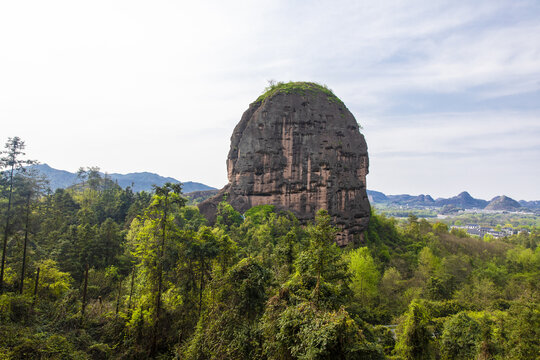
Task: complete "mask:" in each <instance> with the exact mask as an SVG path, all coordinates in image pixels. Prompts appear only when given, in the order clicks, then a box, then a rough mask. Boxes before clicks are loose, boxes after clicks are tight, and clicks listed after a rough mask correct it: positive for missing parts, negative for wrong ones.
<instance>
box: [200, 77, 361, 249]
mask: <svg viewBox="0 0 540 360" xmlns="http://www.w3.org/2000/svg"><path fill="white" fill-rule="evenodd" d="M227 171H228V178H229V184H228V185H226V186H225V187H224V188H223V189H222V190H221V191H220V192H219V193H218V195H217V196H215V197H214V198H212V199H209V200H207V201H206V202H204V203H202V204H201V205H200V210H201V212H202V213H203V214H204V215H205V216H207V217H208V218H209V219H210V220H211V221H212V220H213V219H215V214H216V209H217V204H218V203H219V201H221V200H222V199H223V198H224V195H226V196H225V197H226V199H227V201H228V202H229V203H230V204H231V205H232V206H233V207H234V208H235V209H236V210H238V211H240V212H244V211H246V210H248V209H249V208H251V207H253V206H256V205H263V204H270V205H275V206H276V207H277V208H278V209H283V210H290V211H292V212H293V213H294V214H295V215H296V216H297V217H298V218H299V219H300V220H302V221H308V220H313V219H314V216H315V213H316V212H317V210H319V209H326V210H328V212H329V214H330V215H331V216H332V217H333V219H334V223H335V224H336V225H337V226H338V227H339V228H340V229H341V232H340V235H339V238H338V243H340V245H344V244H347V243H349V242H351V241H353V240H354V239H355V237H358V235H359V234H361V233H362V231H363V230H365V229H366V228H367V224H368V221H369V215H370V205H369V200H368V198H367V195H366V175H367V173H368V154H367V145H366V141H365V140H364V136H363V135H362V134H361V133H360V131H359V126H358V124H357V122H356V120H355V118H354V116H353V115H352V114H351V112H350V111H349V110H348V109H347V107H346V106H345V105H344V104H343V102H342V101H341V100H339V99H338V98H337V97H336V96H335V95H334V94H333V93H332V92H331V91H330V90H328V89H327V88H325V87H322V86H320V85H317V84H314V83H304V82H301V83H286V84H278V85H275V86H273V87H271V88H270V89H269V90H268V91H267V92H266V93H265V94H263V95H261V96H260V97H259V99H257V100H256V101H255V102H254V103H252V104H251V105H250V106H249V109H247V110H246V112H245V113H244V115H243V116H242V119H241V120H240V123H238V125H237V126H236V128H235V129H234V133H233V135H232V137H231V148H230V151H229V156H228V158H227Z"/></svg>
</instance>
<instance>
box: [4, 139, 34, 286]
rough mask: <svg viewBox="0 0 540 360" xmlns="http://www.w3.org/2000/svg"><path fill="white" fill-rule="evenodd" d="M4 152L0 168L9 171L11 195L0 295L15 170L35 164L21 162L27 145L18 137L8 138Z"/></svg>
mask: <svg viewBox="0 0 540 360" xmlns="http://www.w3.org/2000/svg"><path fill="white" fill-rule="evenodd" d="M5 148H6V149H7V150H4V151H2V152H1V154H2V155H3V156H2V157H1V158H0V168H1V169H8V173H7V176H8V179H9V180H8V183H9V193H8V194H9V195H8V207H7V211H6V222H5V226H4V243H3V250H2V265H1V270H0V294H1V293H3V291H4V268H5V263H6V250H7V240H8V236H9V220H10V216H11V197H12V194H13V175H14V172H15V170H19V171H24V166H25V165H26V166H28V165H31V164H34V163H35V161H33V160H21V159H20V157H21V156H23V155H25V153H24V152H23V150H24V148H25V145H24V141H22V140H21V138H19V137H18V136H15V137H14V138H8V141H7V142H6V145H5Z"/></svg>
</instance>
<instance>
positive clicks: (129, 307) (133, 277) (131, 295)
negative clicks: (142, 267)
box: [128, 267, 135, 315]
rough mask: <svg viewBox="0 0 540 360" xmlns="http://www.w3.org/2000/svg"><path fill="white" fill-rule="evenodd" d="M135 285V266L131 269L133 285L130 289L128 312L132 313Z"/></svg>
mask: <svg viewBox="0 0 540 360" xmlns="http://www.w3.org/2000/svg"><path fill="white" fill-rule="evenodd" d="M134 285H135V267H133V270H132V271H131V287H130V289H129V300H128V314H129V315H131V298H132V297H133V286H134Z"/></svg>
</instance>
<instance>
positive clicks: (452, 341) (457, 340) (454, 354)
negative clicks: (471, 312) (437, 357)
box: [441, 312, 482, 360]
mask: <svg viewBox="0 0 540 360" xmlns="http://www.w3.org/2000/svg"><path fill="white" fill-rule="evenodd" d="M481 330H482V329H481V328H480V325H479V324H478V323H477V322H476V321H475V320H473V319H471V318H470V317H469V316H467V314H465V313H463V312H460V313H459V314H457V315H455V316H453V317H452V318H450V319H449V320H447V321H446V322H445V323H444V330H443V333H442V337H441V355H442V358H443V359H463V360H465V359H473V358H475V357H476V355H477V353H478V350H479V344H480V340H481V339H480V335H481Z"/></svg>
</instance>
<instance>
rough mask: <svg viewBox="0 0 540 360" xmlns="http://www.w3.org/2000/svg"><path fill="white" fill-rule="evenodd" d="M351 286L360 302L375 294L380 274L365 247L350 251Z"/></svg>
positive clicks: (364, 301)
mask: <svg viewBox="0 0 540 360" xmlns="http://www.w3.org/2000/svg"><path fill="white" fill-rule="evenodd" d="M349 270H350V271H351V274H352V276H351V280H352V281H351V288H352V290H353V291H354V293H355V294H356V295H357V296H358V297H359V298H360V300H361V302H362V303H364V304H365V303H366V302H367V301H368V300H369V299H371V298H373V297H374V296H376V295H377V285H378V284H379V278H380V274H379V271H378V270H377V267H376V266H375V262H374V261H373V258H372V257H371V254H370V253H369V249H368V248H367V247H361V248H358V249H356V250H353V251H352V252H351V253H350V262H349Z"/></svg>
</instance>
